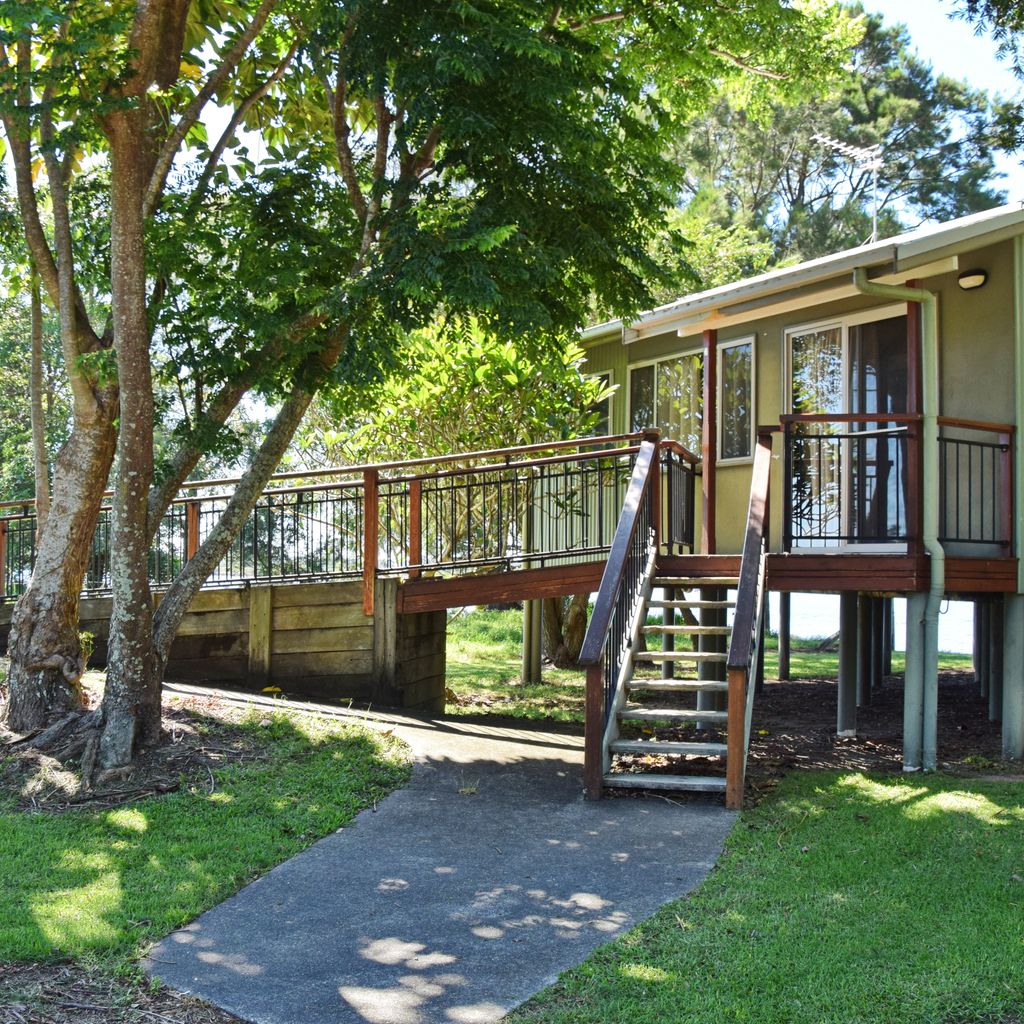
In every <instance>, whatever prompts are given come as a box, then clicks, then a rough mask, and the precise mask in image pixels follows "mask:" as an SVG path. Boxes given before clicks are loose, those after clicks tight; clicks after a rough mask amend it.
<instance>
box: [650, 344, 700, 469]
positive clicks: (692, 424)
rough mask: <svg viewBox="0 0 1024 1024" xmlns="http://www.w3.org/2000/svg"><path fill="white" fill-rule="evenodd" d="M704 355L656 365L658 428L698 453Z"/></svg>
mask: <svg viewBox="0 0 1024 1024" xmlns="http://www.w3.org/2000/svg"><path fill="white" fill-rule="evenodd" d="M703 376H704V356H703V354H702V353H700V352H694V353H692V354H691V355H686V356H680V357H679V358H678V359H666V360H665V361H664V362H661V363H658V428H659V429H660V430H661V432H662V433H663V434H664V435H665V436H667V437H671V438H674V439H675V440H677V441H679V442H680V443H682V444H683V445H684V447H686V448H689V449H690V451H691V452H700V442H701V418H702V408H701V404H702V403H701V394H702V391H703Z"/></svg>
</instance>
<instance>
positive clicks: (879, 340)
mask: <svg viewBox="0 0 1024 1024" xmlns="http://www.w3.org/2000/svg"><path fill="white" fill-rule="evenodd" d="M906 337H907V321H906V316H905V315H902V314H899V315H893V314H892V313H891V311H890V315H887V316H886V315H879V314H877V313H876V314H875V318H871V319H868V318H865V317H864V316H863V315H862V316H860V317H857V318H855V319H854V318H850V319H848V320H845V321H844V320H842V319H839V320H837V321H835V322H833V323H827V324H820V325H815V326H813V327H808V328H797V329H794V330H792V331H790V332H788V342H789V360H790V381H791V408H792V411H793V412H794V413H797V414H805V415H814V416H817V417H822V419H821V420H820V421H816V422H802V423H796V424H793V425H792V426H791V428H790V463H789V465H790V478H791V482H790V488H791V489H790V530H791V534H792V538H793V544H794V546H795V547H835V546H843V545H847V544H860V545H865V544H892V543H899V542H901V541H903V540H905V538H906V523H907V519H906V500H905V495H906V443H907V438H906V428H905V426H904V425H902V424H898V423H893V422H891V421H889V420H887V419H886V415H887V414H894V413H903V412H905V411H906V408H907V404H906V402H907V343H906ZM845 414H859V415H860V416H864V417H871V419H863V420H857V421H853V420H851V419H850V418H839V417H844V415H845ZM829 417H837V418H835V419H831V418H829Z"/></svg>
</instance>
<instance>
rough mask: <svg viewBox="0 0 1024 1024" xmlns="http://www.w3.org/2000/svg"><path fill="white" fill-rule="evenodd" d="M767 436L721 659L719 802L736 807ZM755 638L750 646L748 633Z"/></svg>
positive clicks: (760, 578) (755, 631)
mask: <svg viewBox="0 0 1024 1024" xmlns="http://www.w3.org/2000/svg"><path fill="white" fill-rule="evenodd" d="M772 437H773V435H772V434H771V433H770V432H767V431H766V432H764V433H759V434H758V437H757V450H756V451H755V453H754V468H753V473H752V476H751V483H750V504H749V506H748V510H747V532H746V535H745V537H744V540H743V554H742V556H741V558H740V576H739V582H738V584H737V587H736V613H735V616H734V617H733V626H732V642H731V643H730V645H729V654H728V656H727V659H726V667H727V678H728V687H729V718H728V723H727V726H726V744H727V750H728V753H727V757H726V768H725V772H726V777H725V804H726V806H727V807H729V808H732V809H734V810H738V809H739V808H741V807H742V806H743V787H744V780H745V778H746V767H747V744H748V740H749V732H750V705H751V700H752V697H753V694H752V686H753V683H752V681H751V672H752V671H756V665H755V662H756V658H755V654H756V655H760V654H761V653H762V652H761V649H760V648H761V646H762V643H763V637H761V633H762V630H763V622H764V602H765V600H766V593H765V591H766V579H765V562H766V557H765V556H766V554H767V547H768V544H767V541H768V530H769V514H768V508H769V495H770V490H769V488H770V485H771V466H772ZM755 635H758V636H759V640H760V642H759V643H758V648H757V650H756V651H755V647H754V637H755Z"/></svg>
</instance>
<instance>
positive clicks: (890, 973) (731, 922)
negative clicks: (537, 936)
mask: <svg viewBox="0 0 1024 1024" xmlns="http://www.w3.org/2000/svg"><path fill="white" fill-rule="evenodd" d="M1021 1020H1024V788H1022V786H1021V784H1019V783H1017V784H1015V783H986V782H979V781H976V780H973V779H972V780H970V781H967V780H962V779H954V778H950V777H944V776H927V777H921V776H918V777H913V778H869V777H866V776H863V775H857V774H847V775H835V774H824V773H793V774H790V775H789V776H788V777H787V778H786V779H785V780H784V782H783V783H782V785H781V786H780V787H779V789H778V791H777V792H776V793H775V794H774V795H773V797H772V798H771V800H770V801H769V802H767V803H765V804H762V805H761V806H760V807H757V808H754V809H752V810H749V811H747V812H745V813H744V814H743V816H742V817H741V819H740V821H739V823H738V824H737V826H736V828H735V829H734V830H733V832H732V834H731V836H730V838H729V840H728V842H727V845H726V853H725V855H724V857H723V858H722V860H721V861H720V862H719V865H718V867H717V868H716V869H715V870H714V871H713V872H712V874H711V875H710V876H709V877H708V879H707V880H706V881H705V883H704V884H703V885H702V886H701V887H700V888H699V889H698V890H697V891H696V892H695V893H694V894H693V895H691V896H690V897H688V898H684V899H682V900H678V901H676V902H674V903H671V904H669V905H668V906H666V907H664V908H663V909H662V910H661V911H660V912H659V913H658V914H656V915H655V916H654V917H653V918H651V919H650V920H648V921H646V922H644V923H643V924H641V925H640V926H639V927H637V928H636V929H634V930H633V931H631V932H630V933H628V934H627V935H625V936H624V937H622V938H621V939H619V940H618V941H616V942H614V943H612V944H610V945H608V946H606V947H604V948H602V949H600V950H598V951H597V952H596V953H595V954H594V955H592V956H591V957H590V958H589V959H588V960H587V961H586V962H585V963H584V964H583V965H582V966H580V967H578V968H576V969H575V970H572V971H569V972H567V973H566V974H565V975H563V976H562V978H561V979H560V980H559V981H558V983H557V984H556V985H554V986H553V987H552V988H550V989H549V990H547V991H546V992H544V993H542V994H540V995H539V996H538V997H536V998H535V999H534V1000H532V1001H531V1002H530V1003H529V1004H527V1006H525V1007H524V1008H522V1009H520V1010H519V1011H518V1012H516V1013H513V1014H512V1016H511V1017H510V1022H513V1024H581V1022H594V1024H596V1022H619V1021H623V1022H625V1021H628V1022H629V1024H687V1022H693V1024H698V1022H699V1024H716V1022H720V1021H746V1022H751V1024H804V1022H806V1024H833V1022H834V1024H840V1022H843V1024H846V1022H849V1024H872V1022H877V1024H926V1022H927V1024H968V1022H971V1024H975V1022H976V1024H982V1022H984V1024H996V1022H1000V1024H1019V1022H1020V1021H1021Z"/></svg>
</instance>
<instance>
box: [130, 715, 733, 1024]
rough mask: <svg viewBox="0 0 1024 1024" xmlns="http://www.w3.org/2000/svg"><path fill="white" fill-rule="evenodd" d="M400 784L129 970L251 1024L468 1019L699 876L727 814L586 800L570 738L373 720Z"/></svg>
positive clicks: (523, 994) (579, 751)
mask: <svg viewBox="0 0 1024 1024" xmlns="http://www.w3.org/2000/svg"><path fill="white" fill-rule="evenodd" d="M367 724H370V725H373V726H375V727H380V728H389V729H394V731H395V733H396V735H398V736H400V737H401V738H402V739H403V740H405V741H406V742H407V743H408V744H409V745H410V746H411V747H412V750H413V753H414V756H415V758H416V767H415V770H414V773H413V777H412V780H411V782H410V783H409V785H407V786H406V787H405V788H404V789H401V790H399V791H397V792H396V793H393V794H392V795H391V796H389V797H387V799H385V800H383V801H382V802H381V803H380V804H379V805H378V806H377V807H376V809H374V810H367V811H364V812H363V813H362V814H360V815H359V816H358V817H357V818H356V819H355V821H354V822H353V823H352V824H351V825H349V826H347V827H346V828H343V829H341V830H340V831H338V832H336V833H334V834H333V835H329V836H327V837H326V838H324V839H321V840H320V841H319V842H318V843H316V844H314V845H313V846H312V847H310V848H309V849H308V850H306V851H305V852H304V853H301V854H299V855H298V856H296V857H293V858H292V859H291V860H289V861H287V862H285V863H284V864H281V865H279V866H278V867H277V868H275V869H274V870H272V871H271V872H270V873H269V874H267V875H266V876H264V877H263V878H261V879H259V880H258V881H256V882H253V883H252V884H251V885H249V886H247V887H246V888H245V889H243V890H241V892H239V893H238V894H237V895H235V896H233V897H231V898H230V899H228V900H226V901H225V902H224V903H222V904H221V905H220V906H218V907H215V908H214V909H212V910H210V911H208V912H207V913H205V914H203V915H202V916H201V917H199V918H198V919H197V920H196V921H194V922H193V923H192V924H190V925H189V926H188V927H186V928H183V929H181V930H180V931H177V932H175V933H173V934H172V935H170V936H168V938H167V939H165V940H164V941H163V942H162V943H161V944H160V945H159V946H157V947H156V948H155V949H154V950H153V951H152V953H151V956H150V957H149V958H148V959H147V960H146V961H145V964H146V966H147V969H148V970H149V971H150V972H151V973H153V974H155V975H157V976H159V977H160V978H161V979H163V980H164V981H165V982H166V983H167V984H169V985H172V986H173V987H175V988H177V989H181V990H184V991H187V992H191V993H194V994H196V995H199V996H202V997H203V998H204V999H208V1000H210V1001H211V1002H213V1003H216V1004H217V1005H218V1006H221V1007H223V1008H225V1009H227V1010H230V1011H231V1012H233V1013H235V1014H237V1015H238V1016H240V1017H242V1018H244V1019H246V1020H250V1021H254V1022H258V1024H321V1022H322V1024H328V1022H330V1024H348V1022H370V1024H438V1022H455V1024H482V1022H487V1021H495V1020H498V1019H500V1018H501V1017H503V1016H504V1015H505V1014H506V1013H507V1012H508V1011H509V1010H510V1009H511V1008H513V1007H515V1006H517V1005H518V1004H519V1003H521V1002H523V1001H524V1000H525V999H527V998H529V997H530V996H531V995H533V994H534V993H535V992H537V991H539V990H540V989H542V988H543V987H544V986H545V985H548V984H549V983H550V982H552V981H554V980H555V978H556V977H557V976H558V974H559V973H560V972H562V971H564V970H565V969H567V968H568V967H571V966H573V965H574V964H578V963H579V962H580V961H581V960H583V959H584V958H585V957H586V956H587V955H588V954H589V953H590V952H591V951H592V950H593V949H594V948H595V947H597V946H599V945H601V944H603V943H605V942H608V941H609V940H610V939H613V938H614V937H615V936H616V935H619V934H621V933H622V932H623V931H625V930H626V929H628V928H630V927H631V926H632V925H634V924H636V923H637V922H638V921H641V920H642V919H643V918H645V917H648V916H650V914H652V913H653V912H654V911H655V910H656V909H657V908H658V907H659V906H661V905H662V904H664V903H666V902H667V901H669V900H671V899H673V898H675V897H677V896H680V895H682V894H683V893H685V892H687V891H688V890H689V889H691V888H693V886H695V885H696V884H697V883H699V882H700V881H701V879H703V878H704V876H705V875H706V874H707V872H708V871H709V870H710V868H711V866H712V865H713V864H714V862H715V859H716V858H717V856H718V855H719V853H720V851H721V847H722V842H723V840H724V838H725V836H726V834H727V833H728V831H729V828H730V826H731V825H732V822H733V820H734V815H733V814H731V813H730V812H727V811H726V810H725V809H724V808H723V807H722V806H721V805H720V804H718V803H717V802H715V801H713V800H709V801H708V802H707V803H699V802H693V803H677V802H670V801H667V800H662V799H658V798H650V797H648V798H640V799H635V798H633V799H611V800H604V801H600V802H598V803H589V802H586V801H584V800H583V798H582V795H581V770H582V762H583V748H582V739H581V738H580V737H577V736H573V735H565V734H561V733H558V732H552V731H541V730H539V729H530V728H517V727H507V726H504V725H502V726H495V725H492V724H484V723H479V722H474V721H473V720H472V719H461V720H450V719H449V720H437V721H425V720H419V719H416V718H411V717H405V716H399V715H380V716H377V715H375V716H373V718H372V720H370V721H368V723H367Z"/></svg>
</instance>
